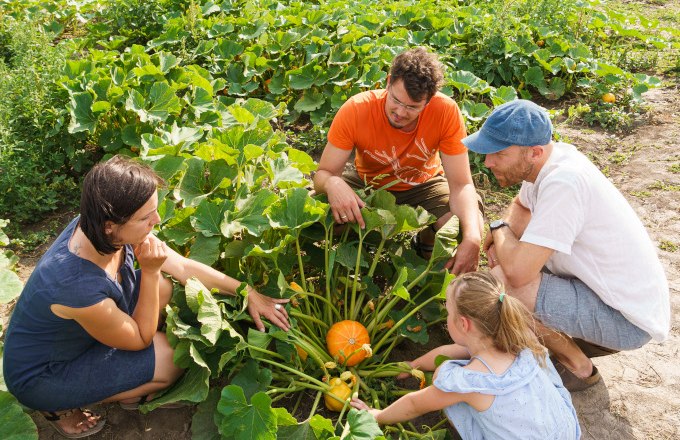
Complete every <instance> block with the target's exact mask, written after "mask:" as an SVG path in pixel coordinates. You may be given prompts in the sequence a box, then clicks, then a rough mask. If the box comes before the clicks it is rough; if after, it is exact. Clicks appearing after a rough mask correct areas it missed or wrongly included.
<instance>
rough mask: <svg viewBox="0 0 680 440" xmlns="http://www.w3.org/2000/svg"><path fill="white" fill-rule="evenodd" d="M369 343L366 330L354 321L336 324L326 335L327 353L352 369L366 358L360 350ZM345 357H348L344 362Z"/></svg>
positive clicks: (364, 352)
mask: <svg viewBox="0 0 680 440" xmlns="http://www.w3.org/2000/svg"><path fill="white" fill-rule="evenodd" d="M370 342H371V340H370V338H369V336H368V330H366V327H364V326H363V325H361V324H360V323H358V322H356V321H349V320H346V321H340V322H336V323H335V324H333V326H332V327H331V328H330V330H328V333H327V334H326V346H327V347H328V353H329V354H330V355H331V356H333V357H334V358H337V359H338V361H339V362H340V363H344V364H345V365H347V366H348V367H353V366H354V365H357V364H358V363H359V362H361V361H363V360H364V359H366V357H368V353H367V352H366V350H361V347H362V346H363V345H364V344H369V343H370ZM345 356H347V357H348V358H347V360H346V361H345Z"/></svg>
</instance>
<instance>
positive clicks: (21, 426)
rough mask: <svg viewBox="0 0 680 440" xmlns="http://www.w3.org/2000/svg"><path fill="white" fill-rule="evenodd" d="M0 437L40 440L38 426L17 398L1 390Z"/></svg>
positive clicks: (5, 439) (4, 438) (18, 439)
mask: <svg viewBox="0 0 680 440" xmlns="http://www.w3.org/2000/svg"><path fill="white" fill-rule="evenodd" d="M0 408H2V410H1V411H0V438H1V439H3V440H38V428H37V427H36V426H35V423H33V420H31V417H30V416H29V415H28V414H26V413H24V411H23V410H22V409H21V405H19V402H18V401H17V399H15V398H14V396H12V395H11V394H10V393H8V392H7V391H0Z"/></svg>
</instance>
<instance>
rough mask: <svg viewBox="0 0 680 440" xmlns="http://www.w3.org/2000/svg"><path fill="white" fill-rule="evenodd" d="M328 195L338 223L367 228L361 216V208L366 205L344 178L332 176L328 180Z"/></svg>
mask: <svg viewBox="0 0 680 440" xmlns="http://www.w3.org/2000/svg"><path fill="white" fill-rule="evenodd" d="M326 194H327V195H328V203H329V204H330V205H331V211H332V212H333V218H335V222H336V223H338V224H344V223H358V224H359V226H360V227H361V229H363V228H365V227H366V224H365V223H364V218H363V217H362V216H361V208H363V207H364V206H366V203H364V201H363V200H361V198H360V197H359V196H358V195H357V194H356V193H355V192H354V190H353V189H352V188H351V187H350V186H349V185H348V184H347V182H345V181H344V180H343V179H342V177H339V176H331V177H329V178H328V180H326Z"/></svg>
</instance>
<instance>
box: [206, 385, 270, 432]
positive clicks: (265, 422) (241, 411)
mask: <svg viewBox="0 0 680 440" xmlns="http://www.w3.org/2000/svg"><path fill="white" fill-rule="evenodd" d="M217 411H218V412H219V413H220V414H221V415H222V416H223V417H222V420H221V422H220V426H219V428H220V433H221V434H222V435H223V436H224V437H228V438H234V439H236V440H251V439H258V440H276V413H275V412H274V410H273V409H272V407H271V399H270V398H269V396H267V395H266V394H264V393H262V392H259V393H256V394H255V395H253V397H252V399H251V401H250V403H248V402H247V401H246V397H245V395H244V394H243V390H242V389H241V387H239V386H236V385H229V386H226V387H224V389H223V390H222V397H221V398H220V401H219V403H218V404H217Z"/></svg>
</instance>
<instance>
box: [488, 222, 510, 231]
mask: <svg viewBox="0 0 680 440" xmlns="http://www.w3.org/2000/svg"><path fill="white" fill-rule="evenodd" d="M503 226H507V227H510V225H509V224H507V223H505V220H494V221H492V222H491V223H489V231H495V230H496V229H500V228H502V227H503Z"/></svg>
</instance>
